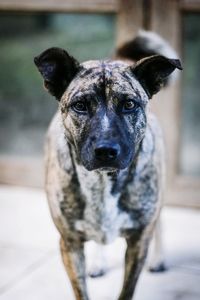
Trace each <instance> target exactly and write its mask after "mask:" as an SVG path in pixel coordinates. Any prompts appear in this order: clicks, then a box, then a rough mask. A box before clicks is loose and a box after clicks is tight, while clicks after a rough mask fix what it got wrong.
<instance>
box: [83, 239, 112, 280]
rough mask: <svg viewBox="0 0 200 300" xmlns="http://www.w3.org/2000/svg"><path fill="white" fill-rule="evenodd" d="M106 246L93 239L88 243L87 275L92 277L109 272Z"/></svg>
mask: <svg viewBox="0 0 200 300" xmlns="http://www.w3.org/2000/svg"><path fill="white" fill-rule="evenodd" d="M105 250H106V249H105V246H103V245H99V244H97V243H95V242H93V241H90V242H88V244H87V245H86V269H87V275H89V276H90V277H92V278H95V277H99V276H103V275H104V274H105V273H106V272H107V259H106V253H105V252H106V251H105Z"/></svg>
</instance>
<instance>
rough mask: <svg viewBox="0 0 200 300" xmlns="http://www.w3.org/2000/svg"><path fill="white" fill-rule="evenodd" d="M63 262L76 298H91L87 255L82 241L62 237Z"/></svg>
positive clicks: (87, 299)
mask: <svg viewBox="0 0 200 300" xmlns="http://www.w3.org/2000/svg"><path fill="white" fill-rule="evenodd" d="M60 249H61V254H62V259H63V263H64V266H65V269H66V271H67V274H68V276H69V278H70V280H71V284H72V287H73V290H74V293H75V296H76V300H89V298H88V295H87V288H86V278H85V277H86V274H85V257H84V246H83V243H82V242H72V241H70V242H68V241H66V240H64V239H63V238H61V240H60Z"/></svg>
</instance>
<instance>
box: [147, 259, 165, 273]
mask: <svg viewBox="0 0 200 300" xmlns="http://www.w3.org/2000/svg"><path fill="white" fill-rule="evenodd" d="M167 269H168V268H167V266H166V265H165V263H164V262H159V263H157V264H155V265H151V266H149V267H148V270H149V272H151V273H160V272H165V271H167Z"/></svg>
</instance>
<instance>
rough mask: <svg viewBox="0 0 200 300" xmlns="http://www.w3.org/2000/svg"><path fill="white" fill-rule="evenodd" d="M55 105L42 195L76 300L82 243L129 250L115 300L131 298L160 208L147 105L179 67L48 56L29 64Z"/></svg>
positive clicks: (157, 139) (158, 152) (82, 282)
mask: <svg viewBox="0 0 200 300" xmlns="http://www.w3.org/2000/svg"><path fill="white" fill-rule="evenodd" d="M35 64H36V66H37V67H38V69H39V72H40V73H41V75H42V76H43V78H44V85H45V87H46V89H47V90H48V91H49V92H50V93H51V94H52V95H53V96H55V97H56V99H57V100H58V101H59V110H58V112H57V114H56V116H55V117H54V119H53V121H52V123H51V126H50V129H49V132H48V138H47V145H46V190H47V195H48V201H49V206H50V209H51V213H52V217H53V220H54V222H55V224H56V227H57V228H58V230H59V232H60V234H61V253H62V257H63V262H64V265H65V267H66V270H67V273H68V275H69V277H70V280H71V283H72V286H73V289H74V292H75V295H76V299H77V300H88V299H89V298H88V294H87V289H86V272H85V258H84V242H86V241H88V240H94V241H96V242H97V243H101V244H105V243H110V242H112V241H114V240H115V239H116V238H117V237H119V236H120V237H124V238H125V239H126V242H127V250H126V256H125V276H124V283H123V288H122V291H121V294H120V296H119V299H120V300H122V299H123V300H130V299H132V297H133V293H134V289H135V285H136V282H137V279H138V276H139V274H140V271H141V269H142V267H143V264H144V260H145V257H146V254H147V248H148V245H149V241H150V239H151V237H152V232H153V229H154V226H155V223H156V220H157V218H158V216H159V212H160V208H161V193H162V189H163V170H164V159H163V155H164V154H163V142H162V134H161V131H160V128H159V125H158V123H157V121H156V119H155V117H154V116H152V115H151V114H150V113H148V103H149V100H150V99H151V98H152V96H153V95H154V94H155V93H157V92H158V91H159V90H160V88H161V87H162V85H163V84H164V82H165V81H166V78H167V77H168V76H169V75H170V74H171V73H172V72H173V71H174V70H175V69H176V68H178V69H181V65H180V61H179V60H178V59H169V58H166V57H164V56H161V55H155V56H150V57H147V58H144V59H142V60H140V61H138V62H137V63H136V64H129V63H125V62H123V61H120V60H97V61H87V62H84V63H81V64H80V63H79V62H78V61H77V60H75V59H74V58H73V57H71V56H70V55H69V54H68V53H67V52H66V51H65V50H62V49H59V48H51V49H48V50H46V51H45V52H43V53H42V54H41V55H39V56H38V57H36V58H35Z"/></svg>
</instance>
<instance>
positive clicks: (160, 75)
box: [132, 55, 182, 98]
mask: <svg viewBox="0 0 200 300" xmlns="http://www.w3.org/2000/svg"><path fill="white" fill-rule="evenodd" d="M175 69H179V70H182V67H181V63H180V60H179V59H169V58H167V57H165V56H161V55H153V56H150V57H147V58H144V59H142V60H140V61H138V62H137V63H136V65H135V66H134V67H133V68H132V71H133V73H134V75H135V76H136V78H137V79H138V80H139V82H140V83H141V85H142V86H143V88H144V90H145V91H146V93H147V95H148V96H149V98H152V96H153V95H154V94H156V93H157V92H158V91H159V90H160V89H161V88H162V86H164V85H165V83H166V80H167V77H168V76H169V75H170V74H171V73H172V72H173V71H174V70H175Z"/></svg>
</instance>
